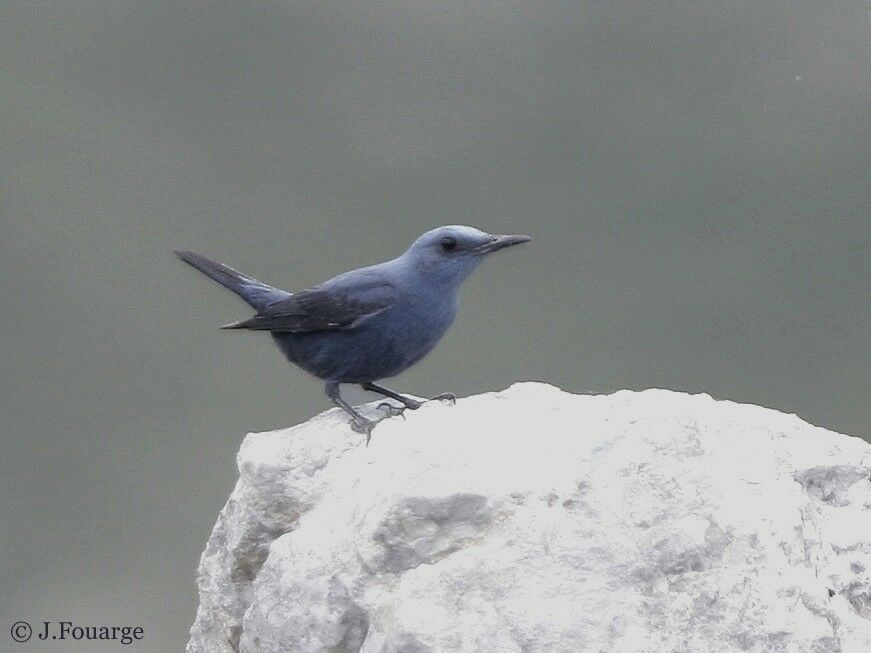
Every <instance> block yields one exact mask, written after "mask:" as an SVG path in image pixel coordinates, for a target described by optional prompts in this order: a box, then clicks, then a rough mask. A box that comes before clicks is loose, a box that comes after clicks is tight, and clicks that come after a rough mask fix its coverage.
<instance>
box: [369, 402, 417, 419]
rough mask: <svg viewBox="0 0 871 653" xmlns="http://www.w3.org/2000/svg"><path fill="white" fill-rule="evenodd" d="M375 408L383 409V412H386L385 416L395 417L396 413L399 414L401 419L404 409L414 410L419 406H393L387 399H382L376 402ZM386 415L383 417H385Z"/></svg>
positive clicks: (403, 415)
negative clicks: (378, 402)
mask: <svg viewBox="0 0 871 653" xmlns="http://www.w3.org/2000/svg"><path fill="white" fill-rule="evenodd" d="M376 408H378V410H383V411H384V412H385V413H387V417H396V416H397V415H399V416H400V417H402V419H405V411H406V410H408V409H409V408H411V409H412V410H415V409H416V408H419V406H414V407H413V408H412V407H411V406H394V405H393V404H391V403H390V402H388V401H382V402H381V403H380V404H378V406H376ZM387 417H385V418H383V419H387Z"/></svg>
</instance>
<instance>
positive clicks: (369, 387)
mask: <svg viewBox="0 0 871 653" xmlns="http://www.w3.org/2000/svg"><path fill="white" fill-rule="evenodd" d="M360 387H361V388H363V389H364V390H366V391H368V392H377V393H378V394H380V395H384V396H385V397H390V398H391V399H396V401H398V402H399V403H401V404H402V405H403V406H405V407H406V408H410V409H411V410H417V409H418V408H420V407H421V406H423V402H422V401H418V400H417V399H412V398H411V397H406V396H404V395H401V394H399V393H398V392H394V391H393V390H391V389H389V388H385V387H382V386H380V385H376V384H374V383H372V382H367V383H361V384H360ZM387 405H389V404H387Z"/></svg>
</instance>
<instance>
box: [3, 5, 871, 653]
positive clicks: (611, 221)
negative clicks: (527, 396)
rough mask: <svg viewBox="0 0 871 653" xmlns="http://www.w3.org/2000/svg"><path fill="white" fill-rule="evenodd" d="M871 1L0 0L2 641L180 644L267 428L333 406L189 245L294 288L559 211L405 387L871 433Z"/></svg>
mask: <svg viewBox="0 0 871 653" xmlns="http://www.w3.org/2000/svg"><path fill="white" fill-rule="evenodd" d="M869 12H871V3H869V2H866V1H865V0H861V1H856V2H836V3H832V2H824V1H819V2H798V1H795V0H791V1H789V2H768V3H755V2H734V1H724V0H718V1H716V2H693V3H675V2H668V3H657V2H644V3H641V2H638V3H623V2H607V3H605V2H602V3H599V2H596V3H578V2H566V3H544V2H528V3H518V4H515V3H503V2H486V3H473V4H469V3H466V2H385V3H378V4H365V5H364V4H359V3H353V4H350V3H348V4H345V3H343V4H334V3H326V2H317V3H293V2H287V3H280V4H273V3H266V4H264V3H235V2H234V3H227V4H211V3H201V2H185V3H175V2H165V3H155V2H132V1H131V2H123V3H108V2H66V1H64V2H37V1H36V0H28V1H27V2H21V3H17V2H10V1H6V2H2V3H0V58H2V59H0V61H2V65H0V93H2V100H0V120H2V130H0V139H2V150H0V165H2V175H0V211H2V214H0V218H2V223H0V228H2V234H0V235H2V237H0V271H2V276H0V297H2V301H3V307H4V308H3V311H2V313H0V320H2V339H0V364H2V386H3V390H2V393H0V427H2V443H3V456H2V460H0V465H2V469H0V490H2V494H3V503H2V506H3V521H2V529H0V556H2V557H0V559H2V568H0V588H2V590H0V616H2V621H0V648H2V649H4V650H11V649H8V648H7V644H9V643H10V642H9V641H8V639H6V638H8V634H7V633H8V627H9V624H11V623H12V621H14V620H16V619H29V620H32V621H40V620H43V619H53V620H56V619H64V618H65V619H72V620H79V621H80V622H82V623H97V624H101V623H108V624H112V623H122V624H123V623H127V624H136V625H142V626H143V627H144V628H145V631H146V640H145V641H144V642H143V643H140V644H139V645H138V646H137V647H136V650H153V651H169V650H178V649H180V648H181V646H182V645H183V643H184V642H185V641H186V631H187V628H188V627H189V625H190V623H191V621H192V620H193V617H194V610H195V606H196V593H195V586H194V580H193V579H194V571H195V568H196V564H197V560H198V556H199V553H200V550H201V549H202V547H203V545H204V543H205V541H206V538H207V536H208V534H209V530H210V528H211V525H212V523H213V522H214V520H215V517H216V515H217V512H218V510H219V509H220V507H221V505H222V504H223V502H224V500H225V498H226V496H227V494H228V493H229V491H230V490H231V488H232V486H233V483H234V480H235V468H234V462H235V461H234V454H235V452H236V450H237V448H238V445H239V442H240V440H241V437H242V435H243V434H244V433H245V432H247V431H256V430H265V429H271V428H277V427H283V426H287V425H291V424H294V423H297V422H300V421H302V420H305V419H306V418H308V417H309V416H311V415H313V414H315V413H317V412H319V411H321V410H323V409H325V408H326V407H327V400H326V399H325V397H324V396H323V394H322V388H321V384H320V383H319V382H317V381H315V380H314V379H311V378H308V377H306V376H305V375H304V374H303V373H302V372H300V371H298V370H296V369H294V368H292V367H291V366H289V365H288V364H287V363H285V362H284V361H283V360H282V358H281V357H280V355H279V353H278V352H277V350H275V349H274V348H273V345H272V343H271V342H270V341H269V339H268V338H267V337H266V336H263V335H262V334H240V333H227V332H220V331H218V330H217V328H216V327H217V326H218V325H220V324H222V323H224V322H227V321H230V320H233V319H237V318H241V317H244V316H246V315H248V311H247V308H246V307H245V306H244V305H243V304H242V303H241V302H239V301H238V300H237V299H235V298H234V297H233V296H232V295H231V294H230V293H228V292H226V291H225V290H223V289H221V288H220V287H218V286H217V285H215V284H213V283H211V282H209V281H208V280H206V279H205V278H202V277H200V276H199V275H198V274H197V273H195V272H194V271H193V270H190V269H188V268H186V267H185V266H183V265H182V264H181V263H180V262H178V261H176V260H175V259H174V258H173V256H172V255H171V253H170V250H171V249H172V248H174V247H185V248H191V249H195V250H197V251H201V252H203V253H205V254H208V255H212V256H214V257H215V258H217V259H219V260H222V261H225V262H227V263H229V264H231V265H233V266H235V267H238V268H239V269H241V270H244V271H246V272H248V273H250V274H253V275H255V276H257V277H259V278H261V279H263V280H266V281H269V282H272V283H275V284H276V285H280V286H282V287H285V288H287V289H291V290H293V289H298V288H303V287H306V286H310V285H312V284H314V283H316V282H318V281H320V280H322V279H324V278H327V277H329V276H331V275H333V274H335V273H338V272H342V271H344V270H346V269H349V268H351V267H356V266H359V265H363V264H367V263H372V262H375V261H378V260H382V259H385V258H389V257H392V256H394V255H396V254H398V253H399V252H400V251H402V250H403V249H404V248H405V247H406V245H407V244H408V243H409V242H410V241H411V240H413V239H414V237H415V236H417V235H418V234H419V233H420V232H422V231H423V230H425V229H428V228H430V227H433V226H436V225H439V224H445V223H466V224H473V225H476V226H480V227H482V228H484V229H487V230H492V231H507V232H527V233H530V234H532V235H533V236H534V237H535V239H536V240H535V242H534V243H532V244H530V245H526V246H524V247H522V248H518V249H516V250H511V251H509V252H505V253H503V254H501V255H500V256H499V257H498V258H495V259H494V260H491V261H489V262H488V263H487V264H486V265H485V266H484V267H482V269H481V270H480V271H479V272H478V273H477V274H476V275H475V276H474V277H473V278H472V279H471V280H470V282H469V283H468V285H467V287H466V289H465V293H464V304H463V307H462V310H461V315H460V317H459V320H458V323H457V324H456V325H455V327H454V328H453V330H452V331H451V332H449V334H448V336H447V337H446V338H445V340H444V341H443V342H442V344H441V345H440V346H439V347H438V348H437V349H436V351H435V352H434V353H433V354H432V355H431V356H430V357H429V358H428V359H426V360H425V361H424V362H422V363H421V364H419V365H418V366H417V367H416V368H414V369H413V370H411V371H409V372H408V373H406V374H404V375H403V376H402V377H400V378H399V379H396V380H394V383H393V385H395V386H398V387H400V388H402V389H405V390H407V391H409V392H414V393H419V394H424V395H426V394H432V393H437V392H441V391H445V390H452V391H454V392H457V393H459V394H461V395H462V394H469V393H477V392H483V391H488V390H496V389H501V388H504V387H505V386H507V385H509V384H510V383H512V382H514V381H518V380H528V379H536V380H543V381H548V382H551V383H554V384H556V385H559V386H561V387H563V388H565V389H567V390H571V391H574V392H597V393H599V392H611V391H613V390H616V389H619V388H646V387H651V386H656V387H665V388H672V389H676V390H685V391H692V392H700V391H704V392H709V393H711V394H713V395H714V396H716V397H720V398H727V399H732V400H736V401H744V402H753V403H758V404H762V405H765V406H769V407H772V408H777V409H780V410H783V411H789V412H796V413H798V414H799V415H800V416H801V417H803V418H805V419H807V420H808V421H810V422H813V423H815V424H820V425H824V426H826V427H829V428H832V429H834V430H838V431H842V432H847V433H852V434H857V435H862V436H865V437H868V436H869V435H871V430H869V423H871V421H869V417H871V412H869V405H871V404H869V401H868V396H869V369H871V354H869V352H871V342H869V318H871V315H869V302H868V287H869V280H871V268H869V255H871V250H869V232H871V229H869V208H871V207H869V181H871V180H869V169H871V155H869V145H868V144H869V124H871V123H869V107H871V67H869V61H871V48H869V43H871V39H869V34H871V14H869ZM376 441H377V434H376ZM25 648H26V647H22V650H24V649H25ZM88 648H90V647H86V648H85V649H83V650H86V649H88ZM111 648H112V650H117V648H118V647H117V646H115V647H111ZM27 650H39V647H38V646H36V647H30V648H28V649H27ZM63 650H74V649H73V647H69V646H67V647H64V648H63Z"/></svg>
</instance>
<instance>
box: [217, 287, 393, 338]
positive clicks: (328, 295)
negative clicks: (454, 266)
mask: <svg viewBox="0 0 871 653" xmlns="http://www.w3.org/2000/svg"><path fill="white" fill-rule="evenodd" d="M395 301H396V291H395V290H394V288H393V287H392V286H390V285H388V284H384V283H380V284H373V285H369V286H364V287H356V288H352V289H349V288H343V289H327V288H314V289H312V290H304V291H302V292H300V293H296V294H294V295H291V296H290V297H288V298H287V299H282V300H280V301H277V302H275V303H274V304H270V305H269V306H267V307H266V308H264V309H263V310H262V311H260V312H259V313H258V314H257V315H255V316H254V317H252V318H250V319H247V320H242V321H240V322H234V323H233V324H228V325H226V326H224V327H222V328H224V329H252V330H254V331H276V332H285V333H303V332H306V331H324V330H331V329H347V328H350V327H353V326H354V325H356V324H357V323H358V322H359V321H360V320H362V319H365V318H367V317H371V316H373V315H377V314H378V313H380V312H382V311H384V310H386V309H387V308H389V307H390V306H392V305H393V303H394V302H395Z"/></svg>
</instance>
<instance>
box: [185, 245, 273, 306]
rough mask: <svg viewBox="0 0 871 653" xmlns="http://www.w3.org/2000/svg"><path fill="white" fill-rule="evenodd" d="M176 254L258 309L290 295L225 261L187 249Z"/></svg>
mask: <svg viewBox="0 0 871 653" xmlns="http://www.w3.org/2000/svg"><path fill="white" fill-rule="evenodd" d="M175 254H176V256H178V257H179V258H180V259H181V260H182V261H184V262H185V263H187V264H188V265H190V266H191V267H194V268H196V269H197V270H199V271H200V272H202V273H203V274H204V275H206V276H207V277H209V278H210V279H213V280H214V281H217V282H218V283H219V284H221V285H222V286H224V288H227V289H228V290H232V291H233V292H234V293H236V294H237V295H239V297H241V298H242V299H244V300H245V301H246V302H248V303H249V304H250V305H251V306H253V307H254V308H255V309H257V310H258V311H260V310H263V309H264V308H266V307H267V306H269V304H272V303H273V302H276V301H278V300H280V299H285V298H286V297H289V296H290V293H288V292H285V291H284V290H279V289H278V288H273V287H272V286H269V285H267V284H265V283H263V282H261V281H257V279H254V278H252V277H249V276H247V275H244V274H242V273H241V272H239V271H237V270H234V269H233V268H231V267H228V266H226V265H224V264H223V263H217V262H215V261H211V260H209V259H207V258H206V257H205V256H201V255H200V254H196V253H194V252H187V251H176V252H175Z"/></svg>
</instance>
